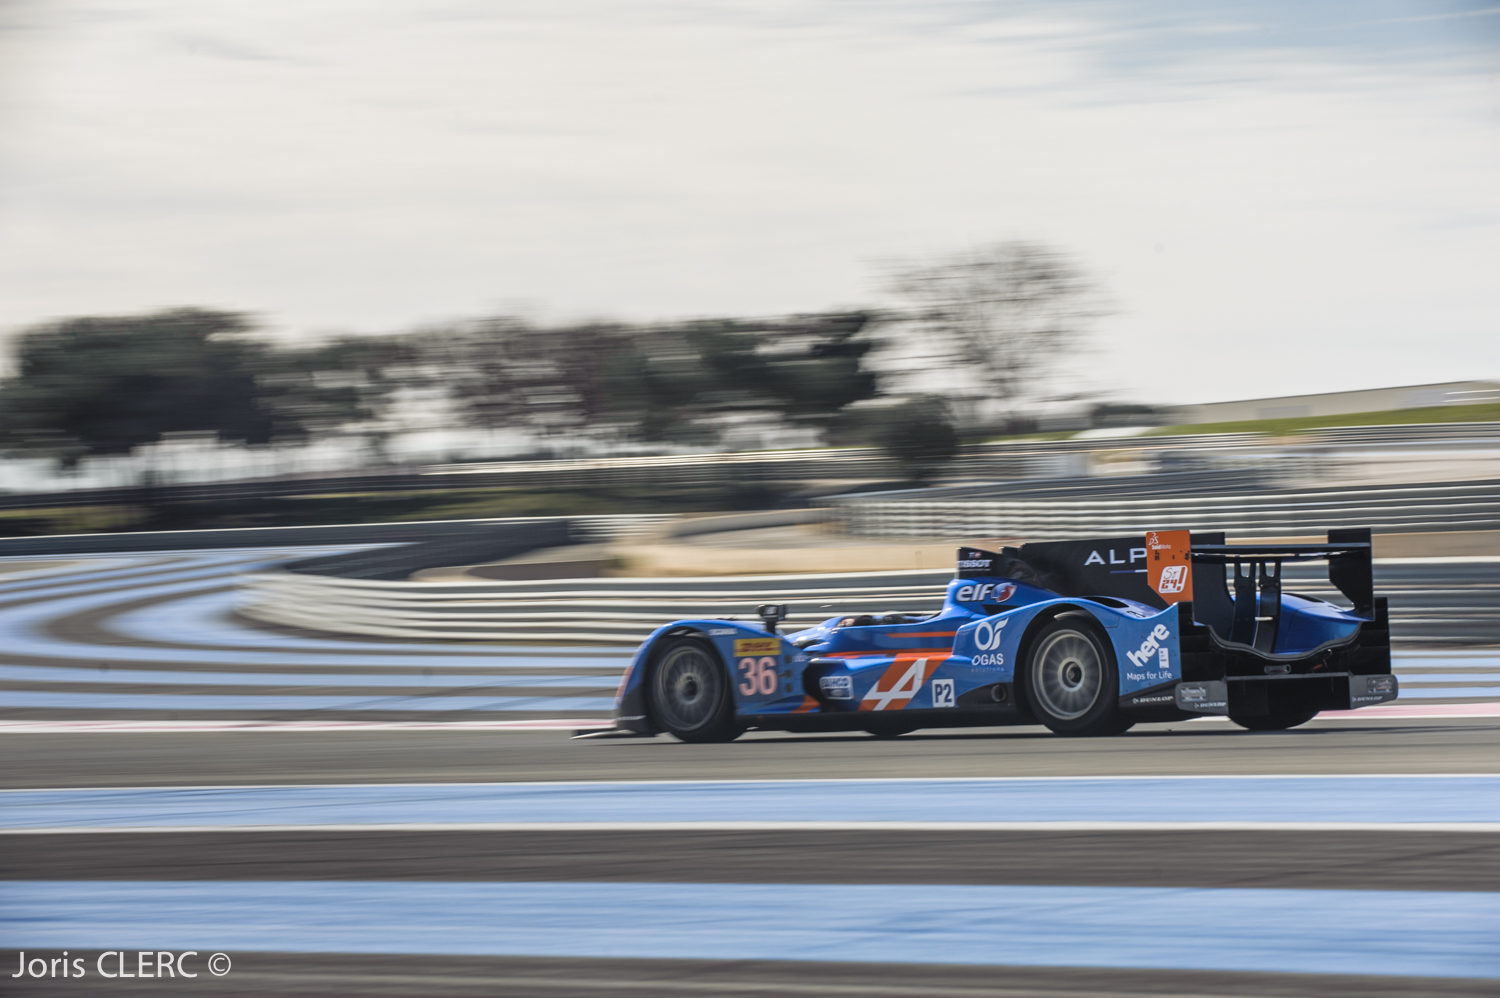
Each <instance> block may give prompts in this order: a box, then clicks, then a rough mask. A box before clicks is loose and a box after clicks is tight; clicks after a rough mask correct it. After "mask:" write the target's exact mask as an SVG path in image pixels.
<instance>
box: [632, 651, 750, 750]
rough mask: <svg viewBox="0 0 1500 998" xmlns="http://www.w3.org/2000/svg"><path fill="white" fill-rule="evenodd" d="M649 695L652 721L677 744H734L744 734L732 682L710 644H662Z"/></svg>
mask: <svg viewBox="0 0 1500 998" xmlns="http://www.w3.org/2000/svg"><path fill="white" fill-rule="evenodd" d="M646 690H647V692H646V702H647V706H648V708H649V709H650V711H651V716H652V717H653V718H655V720H656V723H657V724H659V725H660V726H661V727H662V728H663V729H664V730H666V731H668V732H670V733H671V734H672V735H673V736H674V737H675V738H677V740H678V741H684V742H732V741H734V740H735V739H736V738H738V737H739V736H740V735H741V734H743V733H744V730H745V729H744V728H743V727H741V726H740V725H738V724H737V723H736V722H735V716H734V693H733V691H732V690H730V688H729V678H728V676H727V675H726V674H725V672H724V666H723V664H722V663H721V662H720V661H719V656H718V653H717V652H715V651H714V649H713V647H712V646H711V645H709V644H708V642H706V641H703V640H701V639H699V638H674V639H671V640H668V641H666V642H663V644H662V648H661V651H660V652H659V653H658V654H657V656H656V664H655V666H654V667H653V668H652V670H651V679H650V682H649V684H648V685H647V687H646Z"/></svg>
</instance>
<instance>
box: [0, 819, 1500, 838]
mask: <svg viewBox="0 0 1500 998" xmlns="http://www.w3.org/2000/svg"><path fill="white" fill-rule="evenodd" d="M1200 831H1201V832H1482V833H1493V832H1500V822H1495V821H1446V822H1443V821H1432V822H1416V821H1409V822H1398V821H1388V822H1368V821H1366V822H1361V821H488V822H486V821H479V822H451V823H439V822H405V823H400V822H393V823H386V824H319V823H316V822H314V823H309V824H297V825H98V826H77V825H59V826H56V827H37V828H0V835H104V834H108V835H115V834H120V833H124V832H132V833H133V832H141V833H146V834H168V833H180V832H191V833H194V834H196V833H199V832H1200Z"/></svg>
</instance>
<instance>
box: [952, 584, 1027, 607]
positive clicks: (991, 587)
mask: <svg viewBox="0 0 1500 998" xmlns="http://www.w3.org/2000/svg"><path fill="white" fill-rule="evenodd" d="M1015 594H1016V587H1015V586H1013V585H1011V584H1010V583H1009V582H982V583H979V584H977V585H972V586H959V587H958V592H956V593H954V594H953V596H954V598H955V599H957V600H958V601H959V602H960V603H1004V602H1005V601H1006V600H1008V599H1010V598H1011V597H1012V596H1014V595H1015Z"/></svg>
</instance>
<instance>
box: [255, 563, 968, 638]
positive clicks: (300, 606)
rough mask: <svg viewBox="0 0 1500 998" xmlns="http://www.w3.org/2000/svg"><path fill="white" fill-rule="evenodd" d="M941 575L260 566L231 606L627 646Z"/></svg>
mask: <svg viewBox="0 0 1500 998" xmlns="http://www.w3.org/2000/svg"><path fill="white" fill-rule="evenodd" d="M951 578H953V572H952V571H951V570H948V569H943V570H938V571H925V572H873V573H871V572H866V573H861V574H854V575H774V576H742V577H736V578H732V579H726V578H722V577H715V578H702V579H689V578H681V579H563V580H557V581H537V582H490V583H485V584H482V585H470V584H462V583H460V584H453V583H430V582H388V581H376V580H369V579H340V578H329V577H326V576H315V575H300V574H293V573H283V572H266V573H260V574H255V575H247V576H245V577H243V579H242V583H241V584H242V586H243V588H244V590H245V595H244V598H243V599H242V601H241V605H240V608H239V613H240V615H241V616H244V617H247V618H249V619H251V620H254V621H259V622H261V623H268V624H276V625H280V626H284V627H296V628H302V629H308V630H317V631H331V632H334V633H339V634H360V635H368V636H375V637H389V638H423V639H427V640H454V639H457V640H469V641H558V642H566V643H578V642H587V643H605V644H634V643H636V642H638V641H640V640H641V639H642V638H644V637H645V636H646V635H648V634H650V633H651V632H652V631H653V630H655V629H656V628H658V627H660V626H661V625H662V624H664V623H667V622H668V621H671V620H675V619H683V618H694V617H708V618H713V619H726V618H740V619H747V620H758V619H759V618H757V617H756V616H755V607H756V606H758V605H759V604H761V603H766V602H776V603H786V604H787V605H788V609H789V610H790V615H789V616H788V618H787V623H788V624H790V625H793V626H795V625H797V624H802V625H803V626H808V625H811V624H815V623H817V622H818V621H820V620H824V619H826V618H828V617H831V616H833V615H835V614H840V613H889V612H899V611H926V610H935V609H937V608H938V607H939V605H940V604H941V601H942V596H943V591H944V589H945V587H946V586H947V583H948V580H949V579H951Z"/></svg>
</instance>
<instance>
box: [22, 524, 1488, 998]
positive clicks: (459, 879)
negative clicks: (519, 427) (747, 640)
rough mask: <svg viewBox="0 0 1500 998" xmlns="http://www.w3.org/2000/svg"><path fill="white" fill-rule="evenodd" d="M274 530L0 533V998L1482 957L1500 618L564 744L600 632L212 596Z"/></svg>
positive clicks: (1391, 977)
mask: <svg viewBox="0 0 1500 998" xmlns="http://www.w3.org/2000/svg"><path fill="white" fill-rule="evenodd" d="M308 553H311V552H310V551H309V550H308V549H296V550H267V549H260V550H253V551H244V550H241V551H225V552H183V553H157V554H150V555H122V556H110V557H100V558H97V559H80V558H70V559H66V560H58V561H52V562H49V561H46V560H44V559H29V560H27V561H25V562H22V561H21V560H20V559H16V560H14V561H13V562H12V563H11V564H8V565H7V564H6V563H5V562H4V561H3V560H0V758H3V759H4V763H5V764H4V766H3V767H0V957H3V958H4V959H5V960H7V961H9V962H8V963H7V964H6V966H5V968H4V969H0V974H3V975H5V976H4V977H3V978H0V980H4V982H5V985H6V993H8V994H10V993H14V994H71V993H78V994H83V993H90V992H97V991H98V990H99V989H100V988H101V987H102V986H104V985H106V984H107V985H108V987H109V988H110V989H111V990H137V991H141V992H142V993H145V992H148V991H149V992H151V993H177V992H180V993H183V994H196V993H199V992H200V991H201V992H208V991H210V990H211V991H213V992H214V993H216V994H221V995H230V994H263V993H268V992H277V993H289V994H299V993H306V994H413V993H422V994H475V995H479V994H515V995H558V996H565V995H604V994H711V995H761V994H764V995H799V996H800V995H860V994H872V995H897V994H901V995H906V994H911V995H919V994H932V995H953V996H958V995H976V996H977V995H1017V996H1018V995H1053V996H1064V995H1069V996H1083V995H1091V996H1104V995H1137V994H1139V995H1146V994H1155V995H1184V996H1185V995H1221V994H1222V995H1251V994H1270V993H1274V994H1282V995H1302V994H1306V995H1313V994H1319V995H1327V994H1337V995H1345V994H1347V995H1384V994H1391V995H1394V994H1413V995H1418V994H1454V995H1458V994H1463V995H1470V994H1473V995H1480V994H1493V993H1494V991H1495V989H1496V988H1497V987H1500V650H1486V649H1475V648H1468V649H1463V648H1442V649H1425V648H1403V647H1399V646H1398V647H1397V649H1396V672H1397V674H1398V675H1399V676H1400V677H1401V683H1402V696H1401V699H1400V700H1399V701H1397V703H1396V704H1394V705H1391V706H1389V707H1385V708H1376V709H1368V710H1364V711H1358V712H1348V713H1333V714H1326V715H1322V716H1320V717H1319V718H1318V719H1316V720H1314V721H1313V722H1311V723H1310V724H1309V725H1307V726H1305V727H1303V728H1299V729H1296V730H1294V731H1290V732H1278V733H1250V732H1245V731H1242V730H1240V729H1239V728H1238V727H1237V726H1235V725H1233V724H1232V723H1230V722H1227V721H1219V720H1212V721H1210V720H1195V721H1191V722H1181V723H1173V724H1150V725H1139V726H1137V727H1136V728H1135V729H1133V730H1131V731H1130V732H1128V733H1127V734H1125V735H1123V736H1121V737H1118V738H1112V739H1101V740H1085V739H1063V738H1058V737H1056V736H1053V735H1051V734H1050V733H1048V732H1046V731H1045V730H1044V729H1041V728H1032V727H1017V728H997V729H976V730H955V731H928V732H918V733H915V734H913V735H909V736H906V737H903V738H900V739H895V740H877V739H874V738H870V737H868V736H865V735H863V734H830V735H814V736H806V735H804V736H793V735H786V734H774V733H765V734H762V733H757V732H751V733H749V734H748V735H746V736H745V737H744V738H742V739H741V740H739V741H737V742H735V743H732V744H728V745H706V746H693V745H683V744H678V743H676V742H674V741H671V740H670V739H668V738H665V737H662V738H656V739H627V738H608V737H591V738H572V737H570V736H571V735H572V734H573V733H574V732H575V731H585V732H586V731H590V730H594V729H595V728H596V727H597V726H598V725H599V724H601V723H602V719H603V718H604V717H606V716H607V713H608V709H609V704H610V698H611V695H612V693H613V690H614V687H615V685H616V682H617V680H618V678H619V675H620V672H621V669H622V668H623V666H624V663H625V659H626V658H627V657H628V655H629V651H630V650H629V649H623V648H605V647H599V646H587V645H577V644H574V645H569V644H568V643H567V642H566V640H564V639H561V638H560V640H559V642H558V644H556V645H545V646H540V645H539V646H535V647H517V646H499V645H478V644H417V643H411V642H380V641H373V640H368V641H367V640H339V639H335V638H325V637H319V636H317V635H312V634H295V633H276V632H271V631H267V630H264V629H259V628H256V627H254V626H251V625H250V624H248V623H246V622H244V621H242V620H241V619H240V618H238V617H236V616H235V614H234V608H235V605H236V600H238V599H240V598H241V596H240V594H239V593H238V592H237V591H236V588H235V582H234V579H235V576H236V574H238V573H240V572H249V571H257V570H263V569H264V568H266V567H268V566H271V565H274V564H276V563H278V562H280V561H284V560H286V559H287V558H289V557H293V556H297V555H305V554H308ZM774 595H775V594H774V593H768V594H767V597H768V598H772V597H774ZM64 950H67V951H69V953H70V954H72V955H73V956H78V955H80V954H82V955H83V956H85V957H86V958H87V960H86V963H87V971H88V975H87V976H85V977H84V978H81V979H73V978H69V979H61V978H55V977H51V976H49V977H46V978H40V979H38V978H33V977H30V976H26V975H24V974H23V976H21V977H19V978H15V979H12V977H11V975H13V974H15V972H16V967H17V965H18V961H19V960H20V959H21V957H20V955H19V954H20V952H21V951H25V952H26V954H27V958H28V959H31V958H33V957H38V958H44V959H52V958H56V957H59V956H61V954H62V952H63V951H64ZM106 951H129V952H130V954H131V958H132V959H133V960H134V959H136V958H137V955H138V953H140V952H150V953H159V952H183V951H199V952H201V953H202V954H205V955H206V954H209V953H213V952H222V953H225V954H228V955H229V956H230V957H232V960H233V968H234V969H233V970H232V972H231V973H229V974H228V975H227V976H224V977H222V978H214V977H210V976H209V975H206V974H200V976H199V977H198V978H195V979H191V980H189V979H183V978H176V977H174V978H172V979H170V980H168V979H162V978H158V977H154V976H153V977H150V978H149V979H143V978H145V975H144V973H142V974H141V975H140V976H138V977H136V978H133V979H130V980H122V979H119V978H115V979H111V980H109V981H107V982H106V981H103V980H101V979H100V978H99V975H98V974H97V973H96V972H95V971H96V960H97V958H98V955H99V954H101V953H104V952H106ZM146 966H148V967H155V964H152V963H151V962H150V961H147V964H146ZM107 968H108V965H107V964H106V969H107ZM130 969H132V970H138V969H140V968H139V967H137V966H135V965H132V967H131V968H130ZM153 973H154V971H153Z"/></svg>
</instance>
